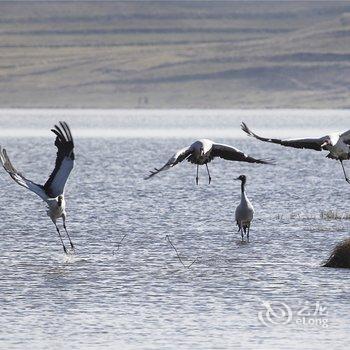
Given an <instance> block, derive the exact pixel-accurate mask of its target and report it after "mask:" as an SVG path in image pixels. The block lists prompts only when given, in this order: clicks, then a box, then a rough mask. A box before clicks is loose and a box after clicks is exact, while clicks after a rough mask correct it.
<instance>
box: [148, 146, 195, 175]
mask: <svg viewBox="0 0 350 350" xmlns="http://www.w3.org/2000/svg"><path fill="white" fill-rule="evenodd" d="M192 153H193V150H192V148H191V146H190V147H185V148H182V149H180V150H179V151H177V152H176V153H175V154H174V155H173V156H172V157H171V158H170V159H169V160H168V161H167V162H166V163H165V164H164V165H163V166H162V167H161V168H159V169H157V168H154V170H151V171H150V175H148V176H146V177H145V178H144V179H145V180H148V179H150V178H151V177H152V176H154V175H156V174H158V173H159V172H161V171H163V170H168V169H169V168H172V167H174V166H175V165H176V164H178V163H180V162H182V161H183V160H185V159H186V158H187V157H189V156H190V155H191V154H192Z"/></svg>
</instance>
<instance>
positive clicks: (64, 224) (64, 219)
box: [62, 216, 74, 250]
mask: <svg viewBox="0 0 350 350" xmlns="http://www.w3.org/2000/svg"><path fill="white" fill-rule="evenodd" d="M62 219H63V228H64V230H65V231H66V234H67V237H68V239H69V243H70V246H71V248H72V249H73V250H74V245H73V242H72V240H71V239H70V237H69V234H68V231H67V227H66V218H65V217H64V216H63V218H62Z"/></svg>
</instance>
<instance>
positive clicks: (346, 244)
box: [322, 238, 350, 268]
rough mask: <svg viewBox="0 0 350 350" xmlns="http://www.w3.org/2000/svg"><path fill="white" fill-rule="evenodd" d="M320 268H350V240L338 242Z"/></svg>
mask: <svg viewBox="0 0 350 350" xmlns="http://www.w3.org/2000/svg"><path fill="white" fill-rule="evenodd" d="M322 266H325V267H343V268H350V238H347V239H345V240H344V241H342V242H340V243H339V244H338V245H337V246H336V247H335V248H334V249H333V251H332V254H331V256H330V257H329V258H328V260H327V261H326V262H325V263H324V264H323V265H322Z"/></svg>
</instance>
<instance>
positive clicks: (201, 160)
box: [145, 139, 273, 185]
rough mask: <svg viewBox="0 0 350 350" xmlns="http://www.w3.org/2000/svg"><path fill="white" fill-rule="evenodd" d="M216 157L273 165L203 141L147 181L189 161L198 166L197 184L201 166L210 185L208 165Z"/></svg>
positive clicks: (169, 161) (184, 149)
mask: <svg viewBox="0 0 350 350" xmlns="http://www.w3.org/2000/svg"><path fill="white" fill-rule="evenodd" d="M215 157H220V158H223V159H226V160H232V161H238V162H248V163H259V164H273V163H272V162H270V161H269V160H262V159H256V158H253V157H251V156H249V155H247V154H244V153H243V152H242V151H240V150H238V149H237V148H234V147H232V146H228V145H224V144H220V143H215V142H214V141H211V140H208V139H201V140H198V141H195V142H193V143H192V144H191V145H190V146H188V147H185V148H182V149H180V150H179V151H177V152H176V153H175V154H174V155H173V156H172V157H171V158H170V159H169V160H168V161H167V163H166V164H165V165H163V166H162V167H161V168H159V169H157V168H154V171H151V174H150V175H148V176H147V177H145V180H147V179H149V178H151V177H152V176H154V175H156V174H158V173H159V172H161V171H164V170H168V169H170V168H173V167H174V166H175V165H176V164H178V163H180V162H182V161H184V160H185V159H187V160H188V161H189V162H191V163H193V164H196V165H197V175H196V184H197V185H198V167H199V165H205V166H206V168H207V173H208V177H209V184H210V182H211V176H210V172H209V168H208V163H209V162H210V161H211V160H212V159H213V158H215Z"/></svg>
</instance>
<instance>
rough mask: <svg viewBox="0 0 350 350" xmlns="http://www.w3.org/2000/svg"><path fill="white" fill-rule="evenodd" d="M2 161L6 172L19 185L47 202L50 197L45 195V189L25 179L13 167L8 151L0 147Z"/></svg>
mask: <svg viewBox="0 0 350 350" xmlns="http://www.w3.org/2000/svg"><path fill="white" fill-rule="evenodd" d="M0 160H1V163H2V165H3V167H4V169H5V170H6V172H7V173H8V174H9V175H10V176H11V177H12V178H13V180H15V181H16V182H17V183H18V184H19V185H21V186H23V187H25V188H27V189H28V190H30V191H32V192H34V193H36V194H37V195H38V196H39V197H41V198H42V199H43V200H46V199H47V198H48V197H47V195H46V193H45V190H44V187H43V186H41V185H38V184H36V183H34V182H33V181H30V180H28V179H27V178H25V177H24V176H23V175H22V174H21V173H20V172H19V171H17V170H16V168H15V167H14V166H13V165H12V163H11V161H10V158H9V157H8V155H7V152H6V149H1V147H0Z"/></svg>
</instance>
